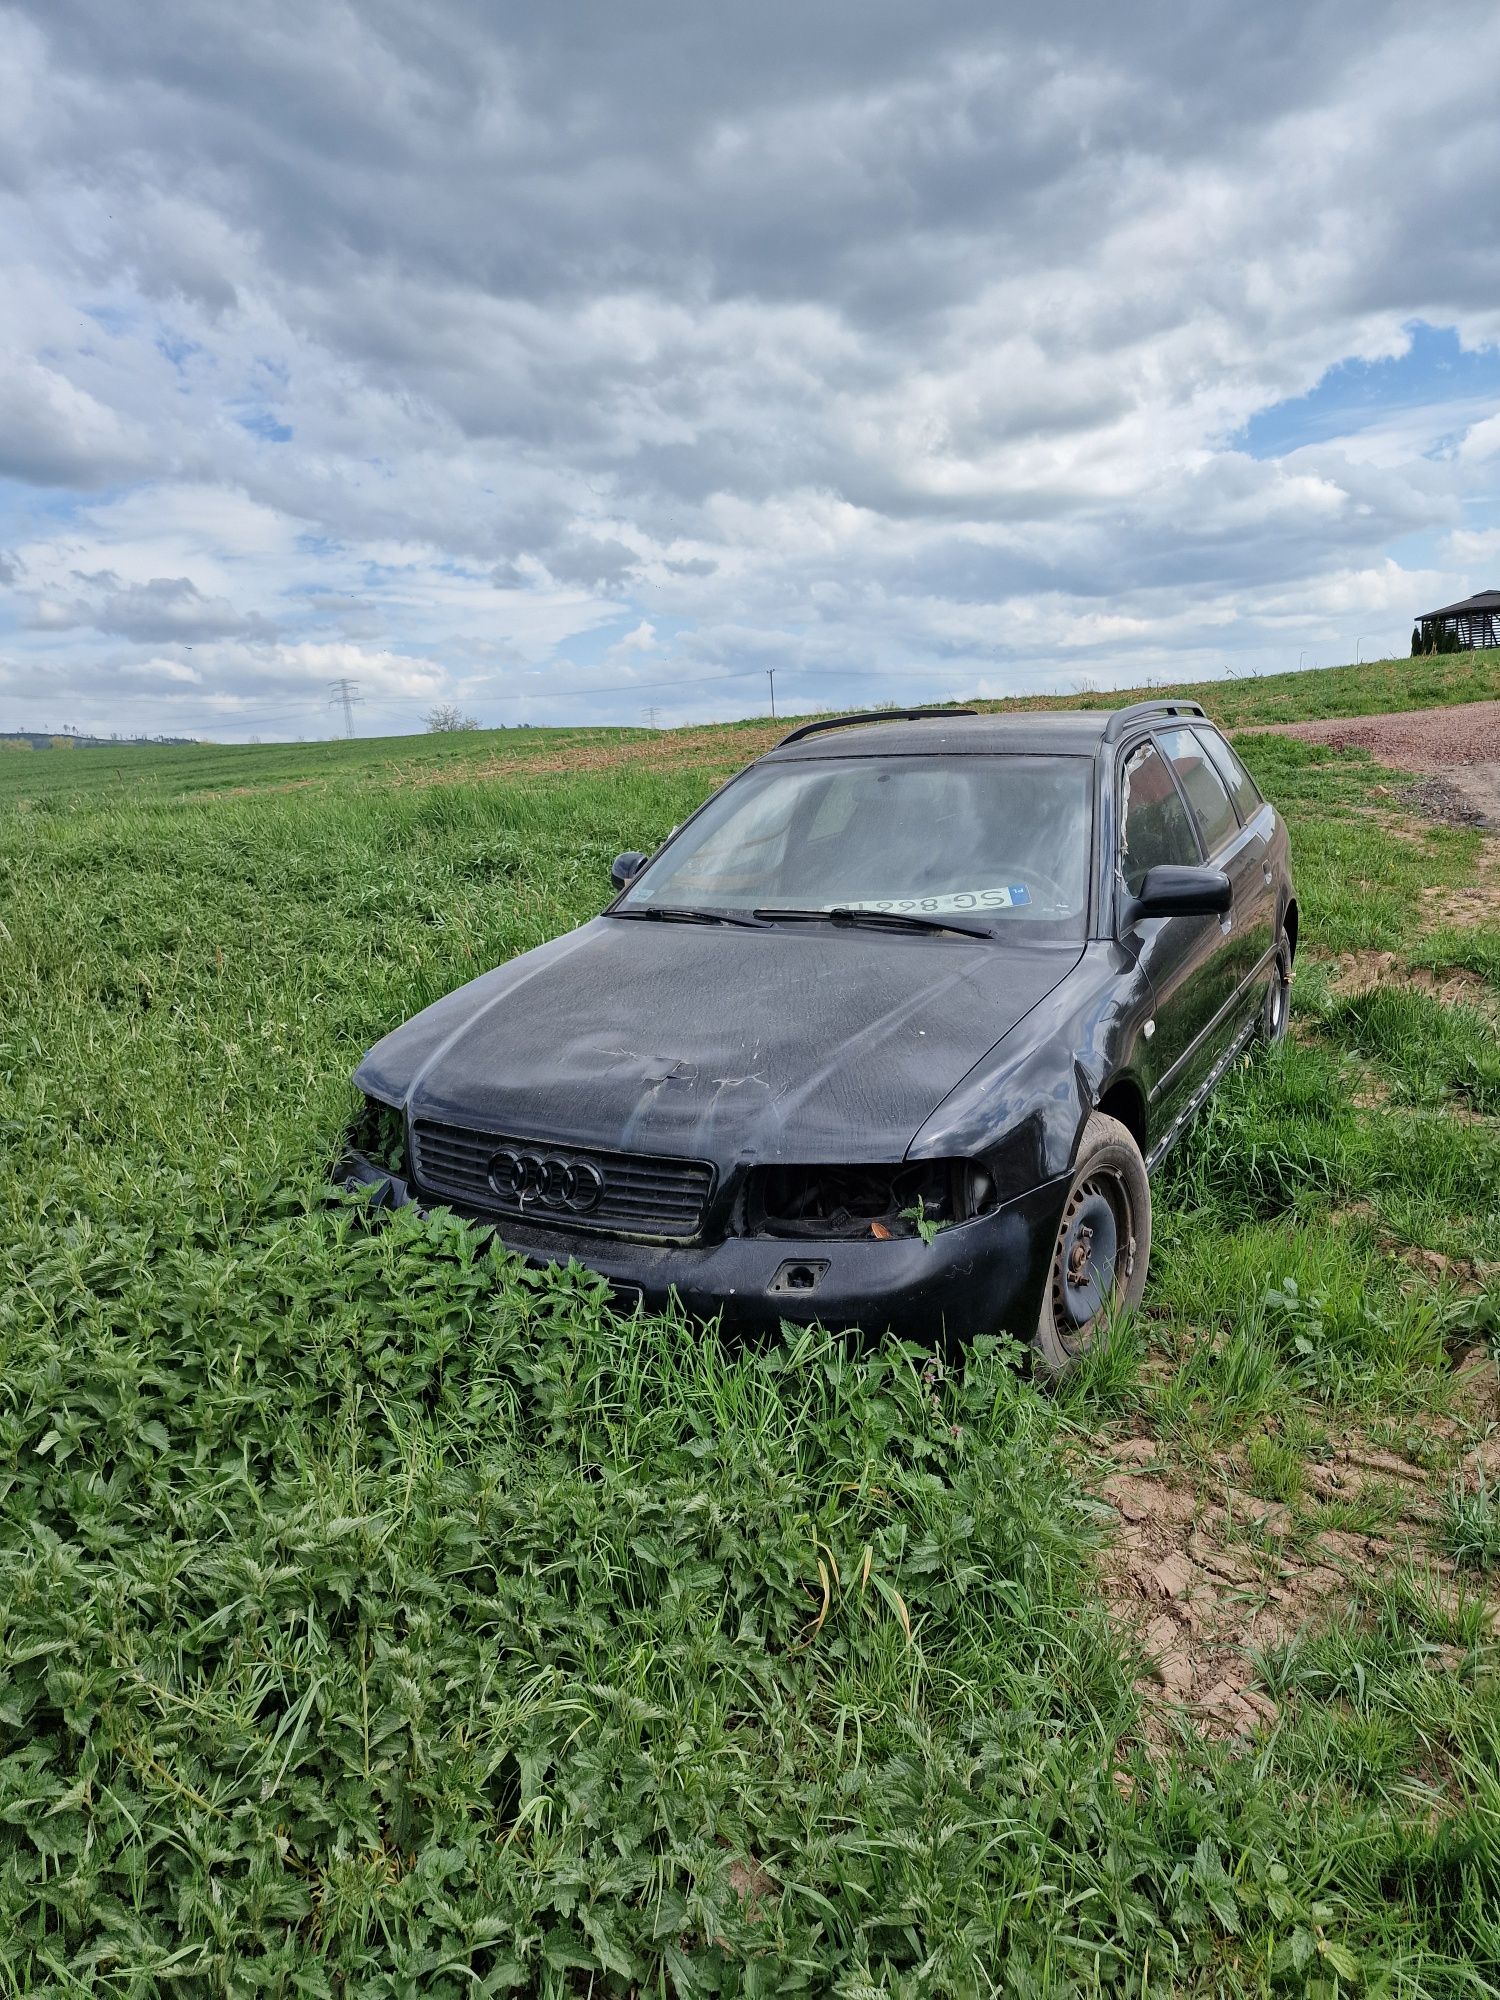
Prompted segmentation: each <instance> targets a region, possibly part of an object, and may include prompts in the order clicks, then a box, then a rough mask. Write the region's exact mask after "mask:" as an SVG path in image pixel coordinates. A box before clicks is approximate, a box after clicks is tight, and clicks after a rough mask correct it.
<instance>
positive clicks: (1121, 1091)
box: [1073, 1071, 1151, 1159]
mask: <svg viewBox="0 0 1500 2000" xmlns="http://www.w3.org/2000/svg"><path fill="white" fill-rule="evenodd" d="M1093 1108H1094V1110H1095V1111H1102V1112H1103V1113H1104V1115H1105V1116H1106V1117H1107V1118H1117V1119H1118V1120H1119V1121H1120V1123H1121V1124H1122V1125H1123V1126H1124V1127H1125V1130H1126V1131H1127V1132H1128V1133H1129V1134H1130V1136H1131V1138H1132V1139H1134V1141H1135V1143H1136V1145H1137V1146H1138V1147H1139V1148H1140V1152H1141V1158H1142V1159H1144V1158H1145V1157H1146V1155H1147V1153H1148V1152H1149V1151H1150V1150H1151V1148H1150V1143H1149V1141H1150V1127H1149V1125H1148V1122H1147V1116H1146V1093H1145V1091H1144V1090H1143V1089H1142V1088H1141V1085H1140V1083H1139V1082H1138V1080H1137V1079H1136V1078H1135V1077H1133V1076H1131V1075H1130V1074H1129V1072H1128V1071H1122V1072H1121V1073H1120V1074H1119V1075H1118V1076H1114V1077H1111V1078H1110V1080H1109V1082H1108V1083H1107V1084H1106V1085H1105V1086H1104V1088H1103V1089H1102V1090H1101V1091H1100V1093H1099V1096H1098V1099H1097V1101H1096V1103H1095V1104H1094V1107H1093ZM1083 1123H1084V1125H1086V1124H1087V1123H1088V1120H1087V1118H1085V1119H1084V1121H1083ZM1082 1140H1083V1125H1080V1126H1079V1128H1078V1138H1077V1139H1076V1140H1075V1141H1074V1143H1073V1157H1074V1158H1075V1159H1076V1158H1077V1157H1078V1147H1079V1145H1080V1144H1081V1143H1082Z"/></svg>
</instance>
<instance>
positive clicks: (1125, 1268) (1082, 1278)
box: [1051, 1168, 1135, 1352]
mask: <svg viewBox="0 0 1500 2000" xmlns="http://www.w3.org/2000/svg"><path fill="white" fill-rule="evenodd" d="M1134 1220H1135V1218H1134V1214H1133V1212H1132V1208H1131V1201H1130V1193H1129V1190H1128V1189H1127V1188H1126V1186H1125V1183H1124V1181H1123V1180H1122V1178H1121V1177H1120V1175H1119V1174H1118V1173H1116V1172H1114V1171H1113V1170H1112V1169H1110V1168H1102V1169H1096V1170H1095V1171H1094V1172H1092V1173H1088V1174H1085V1176H1084V1177H1083V1179H1082V1180H1080V1181H1079V1182H1078V1183H1077V1185H1076V1186H1075V1187H1074V1188H1073V1190H1072V1192H1071V1193H1070V1194H1069V1196H1068V1201H1067V1206H1066V1207H1065V1208H1064V1210H1063V1216H1062V1223H1061V1226H1060V1227H1059V1229H1058V1232H1057V1248H1056V1249H1055V1250H1054V1251H1053V1253H1052V1280H1051V1282H1052V1324H1053V1326H1054V1327H1055V1328H1056V1330H1057V1335H1058V1338H1059V1339H1060V1340H1061V1342H1062V1344H1063V1346H1064V1347H1065V1348H1067V1349H1068V1350H1069V1352H1075V1351H1076V1350H1077V1349H1078V1348H1079V1347H1081V1346H1083V1345H1085V1344H1086V1343H1087V1341H1088V1340H1089V1338H1090V1337H1091V1335H1092V1334H1093V1332H1094V1329H1095V1327H1096V1326H1097V1324H1098V1321H1099V1318H1100V1316H1101V1314H1103V1313H1105V1312H1107V1311H1108V1309H1109V1308H1110V1306H1111V1305H1113V1303H1114V1301H1115V1300H1116V1298H1117V1297H1118V1296H1119V1293H1120V1289H1121V1285H1122V1283H1123V1281H1124V1279H1125V1278H1127V1277H1128V1276H1129V1275H1130V1272H1131V1270H1132V1269H1133V1267H1134V1263H1135V1228H1134Z"/></svg>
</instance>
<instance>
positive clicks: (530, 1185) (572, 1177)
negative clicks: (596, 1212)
mask: <svg viewBox="0 0 1500 2000" xmlns="http://www.w3.org/2000/svg"><path fill="white" fill-rule="evenodd" d="M489 1182H490V1186H491V1187H492V1188H493V1189H494V1190H495V1193H496V1194H497V1195H498V1196H499V1197H500V1199H501V1200H502V1201H504V1202H511V1203H514V1204H515V1206H516V1207H517V1208H550V1209H562V1210H566V1212H567V1213H568V1214H570V1215H587V1214H588V1212H589V1210H590V1209H592V1208H597V1207H598V1205H599V1197H600V1196H601V1195H602V1194H603V1193H604V1176H603V1174H601V1173H600V1171H599V1169H598V1168H597V1167H596V1166H594V1165H593V1164H592V1163H591V1162H590V1161H588V1160H565V1159H562V1158H561V1157H560V1156H559V1155H558V1154H556V1153H518V1152H512V1151H511V1150H510V1148H509V1147H502V1148H501V1150H500V1151H499V1152H498V1153H494V1154H492V1155H491V1157H490V1164H489Z"/></svg>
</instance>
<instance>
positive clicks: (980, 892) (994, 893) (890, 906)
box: [822, 882, 1031, 917]
mask: <svg viewBox="0 0 1500 2000" xmlns="http://www.w3.org/2000/svg"><path fill="white" fill-rule="evenodd" d="M1030 901H1031V891H1030V890H1029V889H1028V888H1027V886H1026V884H1025V883H1024V882H1007V883H1004V884H1003V885H1001V886H1000V887H998V888H994V889H952V890H949V891H948V892H947V893H946V894H944V895H941V896H862V897H858V898H856V897H854V896H837V897H835V898H834V900H833V901H832V902H831V903H824V904H823V906H822V907H823V908H824V909H825V910H889V911H891V912H892V913H893V914H894V915H897V916H905V915H907V914H908V913H909V914H910V915H912V916H918V917H948V916H953V915H955V914H956V913H957V912H958V911H960V910H1016V909H1020V908H1021V906H1022V905H1023V904H1025V903H1029V902H1030Z"/></svg>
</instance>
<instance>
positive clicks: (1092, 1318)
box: [1031, 1111, 1151, 1376]
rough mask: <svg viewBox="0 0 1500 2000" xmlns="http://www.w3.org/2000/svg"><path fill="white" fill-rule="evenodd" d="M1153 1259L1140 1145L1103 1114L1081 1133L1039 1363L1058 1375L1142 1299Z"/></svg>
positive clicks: (1045, 1305) (1036, 1346) (1038, 1337)
mask: <svg viewBox="0 0 1500 2000" xmlns="http://www.w3.org/2000/svg"><path fill="white" fill-rule="evenodd" d="M1150 1259H1151V1184H1150V1182H1149V1181H1148V1180H1147V1178H1146V1163H1145V1161H1144V1160H1143V1159H1142V1158H1141V1149H1140V1147H1139V1146H1137V1144H1136V1143H1135V1140H1134V1139H1133V1138H1132V1137H1131V1136H1130V1133H1129V1132H1128V1131H1127V1130H1126V1128H1125V1126H1123V1125H1122V1124H1121V1123H1120V1121H1119V1119H1118V1118H1110V1117H1108V1116H1106V1114H1105V1113H1104V1112H1102V1111H1096V1112H1094V1113H1093V1115H1092V1116H1091V1117H1090V1119H1089V1122H1088V1124H1087V1125H1086V1126H1085V1127H1084V1130H1083V1139H1082V1142H1081V1144H1080V1145H1079V1148H1078V1158H1077V1160H1076V1162H1075V1164H1074V1168H1073V1178H1072V1181H1071V1182H1070V1184H1069V1187H1068V1198H1067V1200H1066V1201H1065V1202H1064V1203H1063V1212H1062V1221H1061V1222H1060V1223H1059V1225H1058V1231H1057V1241H1056V1243H1055V1244H1054V1245H1053V1249H1052V1262H1051V1265H1050V1267H1049V1270H1048V1274H1047V1289H1046V1292H1045V1294H1044V1296H1043V1298H1042V1309H1041V1312H1040V1314H1039V1315H1038V1318H1037V1326H1036V1332H1035V1333H1034V1334H1033V1335H1032V1343H1031V1344H1032V1350H1033V1353H1034V1355H1035V1358H1036V1365H1037V1367H1038V1368H1039V1369H1040V1370H1041V1371H1042V1373H1044V1374H1047V1375H1054V1376H1056V1375H1063V1374H1066V1373H1067V1371H1068V1369H1070V1368H1071V1367H1073V1366H1074V1364H1075V1363H1076V1362H1078V1361H1080V1360H1082V1358H1083V1356H1084V1355H1085V1354H1087V1353H1088V1352H1089V1350H1090V1348H1092V1347H1094V1346H1095V1345H1096V1344H1097V1343H1098V1342H1099V1341H1100V1340H1101V1339H1103V1338H1107V1335H1108V1329H1109V1326H1110V1323H1111V1321H1112V1320H1113V1319H1115V1318H1116V1317H1117V1316H1118V1315H1119V1314H1120V1313H1122V1312H1126V1311H1128V1310H1129V1309H1130V1308H1131V1307H1132V1306H1136V1305H1139V1304H1140V1301H1141V1295H1142V1293H1143V1292H1144V1291H1145V1289H1146V1266H1147V1264H1148V1263H1149V1262H1150Z"/></svg>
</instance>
